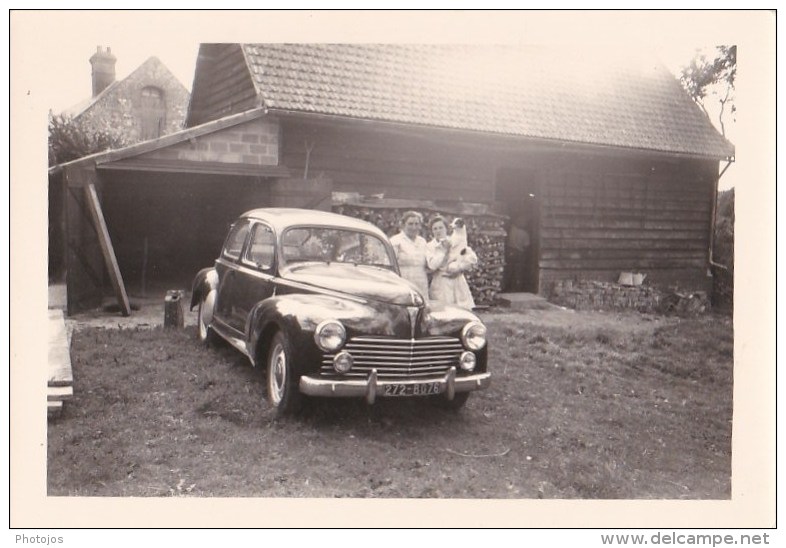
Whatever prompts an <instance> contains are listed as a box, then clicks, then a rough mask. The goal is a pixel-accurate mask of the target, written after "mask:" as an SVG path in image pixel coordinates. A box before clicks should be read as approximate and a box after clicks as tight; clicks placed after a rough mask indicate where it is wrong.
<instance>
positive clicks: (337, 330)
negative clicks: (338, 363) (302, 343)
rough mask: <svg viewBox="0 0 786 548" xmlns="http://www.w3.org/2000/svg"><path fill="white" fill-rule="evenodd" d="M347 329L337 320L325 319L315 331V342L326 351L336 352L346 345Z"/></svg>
mask: <svg viewBox="0 0 786 548" xmlns="http://www.w3.org/2000/svg"><path fill="white" fill-rule="evenodd" d="M346 339H347V330H346V329H344V326H343V325H341V323H340V322H338V321H336V320H325V321H324V322H322V323H320V324H319V325H318V326H317V329H316V330H315V331H314V342H315V343H317V346H318V347H319V348H321V349H322V350H324V351H325V352H335V351H336V350H338V349H339V348H341V347H342V346H343V345H344V341H346Z"/></svg>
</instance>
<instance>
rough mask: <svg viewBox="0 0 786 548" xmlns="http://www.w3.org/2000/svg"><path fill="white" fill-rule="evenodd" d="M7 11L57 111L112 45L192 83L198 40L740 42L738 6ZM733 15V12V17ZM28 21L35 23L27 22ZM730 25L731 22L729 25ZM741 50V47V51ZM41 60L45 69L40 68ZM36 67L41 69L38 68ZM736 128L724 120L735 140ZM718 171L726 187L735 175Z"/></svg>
mask: <svg viewBox="0 0 786 548" xmlns="http://www.w3.org/2000/svg"><path fill="white" fill-rule="evenodd" d="M14 15H15V16H16V18H14V17H12V19H11V26H10V31H11V37H10V48H11V51H10V54H11V72H12V74H13V73H14V72H15V71H14V68H15V66H21V65H22V64H29V66H28V67H25V69H26V70H29V71H30V72H29V75H30V76H31V78H32V79H33V81H32V82H30V84H29V85H28V83H27V82H24V83H22V85H23V86H25V88H26V89H27V93H28V95H30V94H31V93H32V94H33V95H32V100H31V102H32V103H35V108H37V109H39V110H40V111H42V112H43V113H47V112H48V111H49V110H50V109H51V110H52V111H53V112H55V113H59V112H62V111H64V110H66V109H68V108H70V107H72V106H74V105H76V104H78V103H81V102H82V101H84V100H86V99H88V98H89V97H90V95H91V67H90V63H89V58H90V56H91V55H93V53H95V51H96V47H97V46H102V47H111V49H112V53H113V54H114V55H115V56H116V57H117V64H116V77H117V78H118V79H123V78H125V77H126V76H128V75H129V74H130V73H131V72H133V71H134V70H135V69H136V68H137V67H139V66H140V65H141V64H142V63H143V62H144V61H146V60H147V59H148V58H149V57H151V56H156V57H158V58H159V59H160V60H161V61H162V62H163V63H164V65H166V66H167V67H168V68H169V70H171V71H172V72H173V74H174V75H175V76H176V77H177V78H178V79H179V80H180V82H181V83H182V84H183V85H184V86H185V87H186V88H187V89H188V90H189V91H190V90H191V87H192V83H193V77H194V67H195V64H196V57H197V52H198V49H199V44H200V42H268V41H269V42H304V41H312V42H391V41H408V42H449V43H461V42H470V43H471V42H479V43H506V44H517V43H518V44H559V45H564V44H571V43H572V44H577V45H581V44H587V43H592V45H594V46H598V45H600V46H608V47H609V48H612V49H619V50H624V51H626V52H630V51H632V50H633V51H641V52H644V53H645V54H647V55H655V56H657V57H659V58H660V59H661V61H663V62H664V64H665V65H666V66H667V67H668V68H669V69H671V70H672V71H673V72H676V71H677V70H678V69H679V67H680V66H681V65H683V64H685V63H687V62H688V61H689V60H690V58H691V57H692V55H693V53H694V51H695V50H696V49H697V48H699V47H707V46H712V45H715V44H721V43H724V44H730V43H736V36H735V32H736V31H739V28H740V25H739V22H740V20H741V18H740V17H739V16H737V17H735V18H730V17H729V16H728V14H727V15H725V16H724V15H723V14H720V15H719V16H718V17H719V18H718V20H717V21H714V20H713V18H712V17H711V15H710V14H708V13H707V12H701V14H700V17H701V19H702V20H705V21H706V25H704V26H701V25H697V24H696V23H695V22H694V21H693V20H692V18H691V17H690V12H669V11H667V10H661V11H658V12H646V11H634V12H621V11H617V12H614V11H612V12H609V11H594V12H576V11H571V12H564V11H561V12H548V11H547V12H528V11H518V12H508V13H500V12H471V13H468V12H461V11H453V12H410V11H406V10H400V11H395V12H358V11H342V12H313V11H298V12H294V11H290V12H284V13H282V12H266V11H254V12H237V11H232V12H229V11H215V12H214V11H156V12H149V11H141V10H140V11H45V10H44V11H34V12H19V13H16V14H14ZM729 20H733V21H735V22H736V24H735V25H731V26H729ZM31 29H32V32H31ZM732 31H735V32H732ZM742 57H744V56H742V55H741V58H742ZM44 67H46V70H44ZM36 69H38V70H36ZM734 132H735V128H734V127H733V124H730V125H729V127H727V136H728V137H729V139H730V140H731V141H732V142H734ZM733 171H734V170H733V169H732V170H729V176H728V177H727V176H724V177H725V179H726V180H724V181H722V187H723V186H725V187H728V186H730V184H731V183H729V180H730V179H732V178H733V177H731V173H732V172H733Z"/></svg>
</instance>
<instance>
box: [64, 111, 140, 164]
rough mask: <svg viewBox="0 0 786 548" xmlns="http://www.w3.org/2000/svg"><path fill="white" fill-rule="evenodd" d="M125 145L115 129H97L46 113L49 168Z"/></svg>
mask: <svg viewBox="0 0 786 548" xmlns="http://www.w3.org/2000/svg"><path fill="white" fill-rule="evenodd" d="M127 144H128V142H127V139H126V138H125V137H124V136H123V134H122V132H121V131H119V130H118V129H116V128H112V127H105V128H96V127H94V126H93V125H91V124H88V123H87V122H84V121H82V120H81V119H76V120H75V119H73V118H71V117H70V116H67V115H63V114H52V113H51V112H50V113H49V166H50V167H51V166H54V165H57V164H62V163H64V162H70V161H71V160H76V159H77V158H82V157H83V156H88V155H90V154H95V153H96V152H103V151H105V150H110V149H115V148H121V147H124V146H126V145H127Z"/></svg>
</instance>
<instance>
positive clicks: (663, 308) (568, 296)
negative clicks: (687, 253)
mask: <svg viewBox="0 0 786 548" xmlns="http://www.w3.org/2000/svg"><path fill="white" fill-rule="evenodd" d="M549 301H551V302H553V303H555V304H559V305H562V306H566V307H569V308H573V309H575V310H636V311H638V312H646V313H660V314H674V315H678V316H695V315H699V314H703V313H704V312H707V311H708V310H709V307H710V304H709V297H708V296H707V293H706V292H703V291H695V292H681V291H677V290H664V289H659V288H656V287H652V286H648V285H639V286H628V285H621V284H618V283H612V282H600V281H591V280H558V281H555V282H554V283H553V285H552V287H551V290H550V292H549Z"/></svg>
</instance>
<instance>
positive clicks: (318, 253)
mask: <svg viewBox="0 0 786 548" xmlns="http://www.w3.org/2000/svg"><path fill="white" fill-rule="evenodd" d="M281 243H282V248H281V257H282V259H283V262H284V264H292V263H298V262H308V261H318V262H326V263H350V264H354V265H366V266H377V267H382V268H388V269H391V270H392V269H393V261H392V259H391V257H390V255H389V253H388V248H387V247H386V246H385V244H384V243H383V242H382V240H381V239H380V238H378V237H376V236H374V235H373V234H368V233H365V232H358V231H356V230H349V229H340V228H329V227H318V226H314V227H311V226H301V227H295V228H290V229H288V230H287V231H286V232H284V234H283V236H282V238H281Z"/></svg>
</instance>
